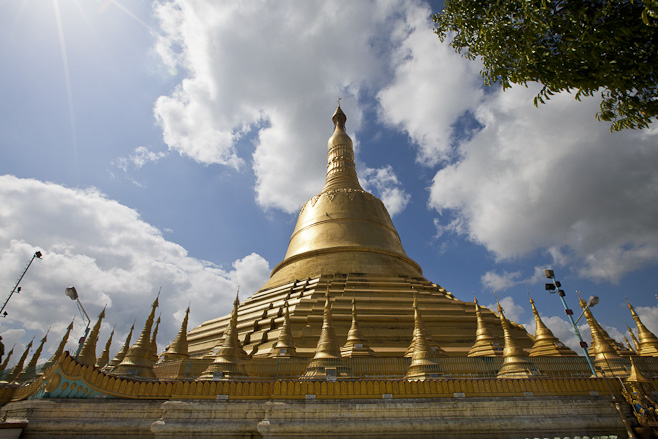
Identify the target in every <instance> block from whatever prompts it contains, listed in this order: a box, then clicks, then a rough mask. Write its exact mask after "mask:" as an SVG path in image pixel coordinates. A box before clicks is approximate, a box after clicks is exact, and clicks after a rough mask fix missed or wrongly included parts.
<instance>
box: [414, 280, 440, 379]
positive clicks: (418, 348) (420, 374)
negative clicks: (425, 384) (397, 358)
mask: <svg viewBox="0 0 658 439" xmlns="http://www.w3.org/2000/svg"><path fill="white" fill-rule="evenodd" d="M413 310H414V333H413V340H412V341H411V345H412V346H413V351H412V354H411V364H410V365H409V369H407V374H406V375H405V379H408V380H426V379H428V378H437V377H438V376H439V375H442V371H441V368H440V366H439V364H438V362H437V360H436V354H435V353H434V350H433V349H431V348H430V345H429V343H428V341H427V336H426V335H425V326H424V325H423V320H422V317H421V315H420V310H419V309H418V298H417V297H416V292H415V291H414V303H413Z"/></svg>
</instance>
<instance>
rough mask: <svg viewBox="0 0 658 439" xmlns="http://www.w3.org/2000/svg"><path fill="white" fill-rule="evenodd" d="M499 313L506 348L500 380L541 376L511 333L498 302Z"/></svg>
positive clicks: (508, 322) (499, 374) (508, 323)
mask: <svg viewBox="0 0 658 439" xmlns="http://www.w3.org/2000/svg"><path fill="white" fill-rule="evenodd" d="M496 303H497V304H498V313H499V318H500V324H501V326H502V327H503V334H505V348H504V349H503V365H502V367H501V368H500V370H499V371H498V373H497V374H496V376H497V377H498V378H529V377H531V376H534V375H540V373H539V371H538V370H537V369H536V368H535V366H534V365H533V364H532V363H531V362H530V360H529V358H528V354H527V353H526V352H525V351H524V350H523V349H521V348H520V347H519V345H517V344H516V341H515V340H514V337H512V333H511V325H510V321H509V320H508V319H507V317H505V311H504V310H503V307H502V306H501V305H500V302H499V301H498V296H497V295H496Z"/></svg>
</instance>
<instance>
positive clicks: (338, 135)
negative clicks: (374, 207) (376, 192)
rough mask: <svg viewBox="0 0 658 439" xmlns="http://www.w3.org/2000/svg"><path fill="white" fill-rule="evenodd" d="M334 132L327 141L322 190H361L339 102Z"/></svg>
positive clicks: (343, 114)
mask: <svg viewBox="0 0 658 439" xmlns="http://www.w3.org/2000/svg"><path fill="white" fill-rule="evenodd" d="M331 120H332V121H333V123H334V133H333V134H332V135H331V137H330V138H329V141H328V143H327V147H328V150H329V151H328V154H327V177H326V180H325V184H324V188H323V189H322V192H328V191H332V190H336V189H352V190H357V191H361V192H363V188H362V187H361V185H360V184H359V179H358V177H357V175H356V166H355V164H354V146H353V143H352V139H351V138H350V136H349V135H348V134H347V133H346V132H345V122H346V121H347V116H345V113H343V110H342V109H341V108H340V102H339V104H338V107H337V108H336V111H335V112H334V115H333V116H332V117H331Z"/></svg>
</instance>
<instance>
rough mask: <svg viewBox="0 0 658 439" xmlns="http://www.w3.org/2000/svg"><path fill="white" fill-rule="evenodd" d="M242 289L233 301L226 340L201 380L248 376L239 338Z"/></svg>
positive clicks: (225, 332) (225, 331) (225, 334)
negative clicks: (243, 364) (242, 361)
mask: <svg viewBox="0 0 658 439" xmlns="http://www.w3.org/2000/svg"><path fill="white" fill-rule="evenodd" d="M239 291H240V289H239V288H238V293H237V294H236V295H235V300H234V301H233V311H232V312H231V319H230V320H229V324H228V326H227V327H226V329H225V330H224V341H223V342H222V344H221V346H220V347H219V349H218V350H217V354H216V355H215V357H214V360H213V362H212V363H210V365H208V367H207V368H206V370H205V371H203V373H202V374H201V376H200V377H199V379H200V380H227V379H235V378H245V377H247V376H248V375H247V372H246V371H245V370H244V367H243V366H242V364H241V359H242V353H243V352H244V349H243V348H242V344H241V343H240V339H239V338H238V308H239V306H240V299H239V298H238V295H239Z"/></svg>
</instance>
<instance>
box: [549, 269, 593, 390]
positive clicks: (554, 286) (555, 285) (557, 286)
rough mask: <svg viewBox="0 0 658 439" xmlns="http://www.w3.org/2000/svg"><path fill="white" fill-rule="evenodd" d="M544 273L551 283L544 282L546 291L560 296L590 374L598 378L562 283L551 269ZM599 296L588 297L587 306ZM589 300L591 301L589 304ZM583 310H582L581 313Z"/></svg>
mask: <svg viewBox="0 0 658 439" xmlns="http://www.w3.org/2000/svg"><path fill="white" fill-rule="evenodd" d="M544 274H545V275H546V278H547V279H550V280H551V283H547V284H546V291H548V292H549V293H550V294H555V293H557V294H558V296H560V301H562V306H564V312H565V313H566V314H567V317H569V321H570V322H571V326H573V330H574V331H576V335H577V336H578V340H580V347H581V348H582V349H583V352H584V353H585V358H586V359H587V364H588V365H589V368H590V369H591V371H592V375H594V377H595V378H598V375H597V374H596V369H594V364H592V359H591V358H589V352H587V342H585V341H584V340H583V337H582V336H581V335H580V331H579V330H578V326H576V322H575V321H574V320H573V310H572V309H571V308H569V307H568V306H567V302H566V301H565V300H564V296H565V295H566V293H565V292H564V290H562V289H561V287H562V284H561V283H560V281H558V280H556V279H555V273H554V272H553V270H544ZM598 300H599V298H598V297H596V296H592V297H590V300H589V301H588V307H589V306H594V305H596V304H597V303H598ZM590 301H591V302H592V303H591V304H590ZM584 312H585V311H584V310H583V313H584ZM578 320H580V317H578Z"/></svg>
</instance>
